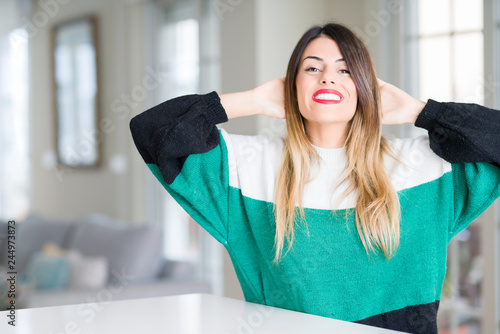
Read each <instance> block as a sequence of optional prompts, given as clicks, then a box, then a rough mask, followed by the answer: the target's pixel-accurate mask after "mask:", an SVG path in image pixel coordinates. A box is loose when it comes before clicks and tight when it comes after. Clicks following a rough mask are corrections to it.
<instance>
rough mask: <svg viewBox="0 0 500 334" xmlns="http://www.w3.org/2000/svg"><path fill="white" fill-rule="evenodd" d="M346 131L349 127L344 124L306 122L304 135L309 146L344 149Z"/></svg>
mask: <svg viewBox="0 0 500 334" xmlns="http://www.w3.org/2000/svg"><path fill="white" fill-rule="evenodd" d="M348 130H349V127H348V125H347V124H345V123H343V124H342V123H331V124H322V123H315V122H306V133H307V137H308V138H309V140H310V141H311V144H313V145H314V146H317V147H321V148H341V147H344V144H345V141H346V138H347V133H348Z"/></svg>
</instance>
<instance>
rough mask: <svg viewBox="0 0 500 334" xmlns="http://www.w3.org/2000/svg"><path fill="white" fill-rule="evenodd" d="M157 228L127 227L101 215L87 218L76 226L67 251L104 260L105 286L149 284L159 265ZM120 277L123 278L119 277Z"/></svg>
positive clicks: (159, 238) (158, 231) (125, 224)
mask: <svg viewBox="0 0 500 334" xmlns="http://www.w3.org/2000/svg"><path fill="white" fill-rule="evenodd" d="M162 239H163V235H162V232H161V229H160V227H158V226H154V225H145V226H138V227H134V226H130V223H129V224H127V223H125V222H120V221H118V220H114V219H111V218H109V217H106V216H103V215H97V214H95V215H90V216H88V217H86V218H85V219H84V220H83V221H81V222H79V223H78V224H77V227H76V229H75V230H74V233H72V235H71V239H70V241H69V243H68V249H70V250H75V251H78V252H79V253H81V254H82V255H84V256H104V257H105V258H107V259H108V264H109V282H110V283H115V282H116V283H120V284H123V281H121V280H120V279H118V278H117V275H116V273H120V274H119V275H122V277H121V279H122V280H123V278H124V276H125V279H129V278H128V277H133V279H130V280H131V282H130V283H138V282H145V281H150V280H152V279H154V278H156V277H157V276H158V275H159V271H160V269H161V263H162ZM123 275H124V276H123Z"/></svg>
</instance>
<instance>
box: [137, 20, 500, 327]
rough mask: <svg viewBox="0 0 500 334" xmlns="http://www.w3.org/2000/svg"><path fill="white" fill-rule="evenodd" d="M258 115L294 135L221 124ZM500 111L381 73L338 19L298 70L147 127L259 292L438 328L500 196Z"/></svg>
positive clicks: (149, 146)
mask: <svg viewBox="0 0 500 334" xmlns="http://www.w3.org/2000/svg"><path fill="white" fill-rule="evenodd" d="M379 85H380V93H381V95H382V104H383V106H384V108H383V109H384V110H383V115H382V112H381V107H380V103H379ZM478 109H479V110H478ZM479 112H480V113H481V116H480V117H478V116H477V115H478V113H479ZM253 114H263V115H267V116H270V117H285V118H286V122H287V133H288V134H287V137H286V138H285V139H284V140H283V139H276V140H268V139H267V138H265V137H263V136H253V137H252V136H238V135H230V134H227V133H226V132H225V131H224V130H218V129H217V128H216V126H215V125H216V124H218V123H222V122H225V121H226V120H227V119H228V118H235V117H241V116H247V115H253ZM457 116H460V117H457ZM499 118H500V117H499V113H498V112H496V111H494V110H490V109H487V108H483V107H479V106H475V105H461V104H453V103H438V102H435V101H432V100H429V101H428V102H427V104H424V103H423V102H420V101H418V100H415V99H413V98H411V97H410V96H408V95H407V94H405V93H404V92H402V91H400V90H399V89H397V88H395V87H394V86H391V85H388V84H385V83H383V82H380V83H377V79H376V77H375V74H374V71H373V67H372V63H371V60H370V56H369V53H368V52H367V50H366V47H365V46H364V45H363V43H362V42H361V41H360V40H359V39H358V38H357V37H356V36H355V35H354V34H353V33H352V32H351V31H350V30H348V29H347V28H345V27H344V26H341V25H338V24H327V25H325V26H323V27H313V28H311V29H310V30H308V31H307V32H306V33H305V34H304V36H303V37H302V38H301V40H300V41H299V43H298V44H297V46H296V48H295V50H294V52H293V54H292V56H291V59H290V63H289V65H288V70H287V75H286V78H285V80H284V81H283V80H280V79H277V80H273V81H271V82H268V83H266V84H264V85H261V86H259V87H257V88H255V89H253V90H251V91H247V92H240V93H233V94H223V95H221V96H218V95H217V94H216V93H215V92H212V93H209V94H206V95H190V96H183V97H179V98H176V99H173V100H170V101H167V102H164V103H162V104H160V105H158V106H156V107H154V108H152V109H150V110H148V111H146V112H144V113H143V114H141V115H139V116H137V117H135V118H134V119H133V120H132V122H131V130H132V134H133V136H134V141H135V144H136V146H137V148H138V150H139V152H140V154H141V155H142V157H143V159H144V160H145V162H146V163H147V165H148V167H149V168H150V169H151V171H152V172H153V173H154V175H155V176H156V177H157V178H158V180H159V181H160V182H161V183H162V184H163V186H164V187H165V188H166V189H167V190H168V191H169V192H170V194H172V196H173V197H174V198H175V199H176V200H177V201H178V202H179V203H180V204H181V205H182V206H183V207H184V209H185V210H186V211H187V212H188V213H189V214H190V215H191V216H192V217H193V218H194V219H195V220H196V221H197V222H198V223H199V224H200V225H201V226H202V227H203V228H205V229H206V230H207V231H208V232H209V233H210V234H211V235H212V236H214V237H215V238H216V239H217V240H218V241H219V242H221V243H222V244H223V245H224V246H225V248H226V249H227V251H228V253H229V255H230V256H231V259H232V262H233V265H234V267H235V270H236V274H237V275H238V279H239V281H240V284H241V287H242V289H243V293H244V295H245V299H246V300H247V301H250V302H255V303H261V304H266V305H271V306H276V307H282V308H286V309H291V310H296V311H301V312H306V313H311V314H315V315H321V316H326V317H331V318H336V319H341V320H347V321H356V322H360V323H364V324H369V325H374V326H379V327H385V328H391V329H397V330H402V331H407V332H412V333H437V328H436V313H437V309H438V305H439V298H440V293H441V287H442V284H443V279H444V276H445V271H446V248H447V245H448V243H449V241H450V240H451V238H452V237H453V236H454V235H456V234H457V233H458V232H460V231H461V230H462V229H464V228H466V227H467V225H468V224H469V223H470V222H471V221H472V220H473V219H475V217H477V216H478V215H479V214H480V213H481V212H482V211H484V210H485V209H486V208H487V207H488V206H489V205H490V204H491V203H492V202H493V201H494V200H495V198H496V197H498V196H499V195H500V168H498V166H499V163H500V156H499V153H498V152H495V150H494V149H493V148H494V147H498V146H492V143H495V142H496V143H497V145H498V143H500V138H499V135H498V133H499V131H498V124H499ZM405 122H410V123H415V124H416V125H417V126H421V127H423V128H425V129H427V130H429V137H430V146H431V148H432V150H431V148H429V139H428V138H427V137H420V138H417V139H406V140H398V139H397V140H392V141H388V140H385V139H383V138H382V137H381V132H380V130H381V124H382V123H386V124H399V123H405ZM477 122H481V123H482V125H483V128H481V131H483V132H486V134H482V135H481V136H479V137H477V131H475V130H477V128H476V127H477V125H478V123H477ZM488 136H489V137H488ZM485 138H488V140H484V139H485ZM433 150H434V151H435V152H436V153H437V154H438V155H439V156H438V155H436V153H434V152H433ZM443 159H447V160H449V161H450V162H452V163H453V164H450V162H447V161H445V160H443ZM477 161H483V162H477Z"/></svg>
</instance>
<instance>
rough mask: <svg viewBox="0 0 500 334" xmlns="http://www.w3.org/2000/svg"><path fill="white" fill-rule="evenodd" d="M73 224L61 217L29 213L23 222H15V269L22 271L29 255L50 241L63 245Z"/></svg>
mask: <svg viewBox="0 0 500 334" xmlns="http://www.w3.org/2000/svg"><path fill="white" fill-rule="evenodd" d="M72 227H73V224H71V221H68V220H62V219H49V218H45V217H43V218H42V217H40V216H38V215H36V214H30V215H29V216H28V217H27V218H26V219H25V220H24V221H23V222H20V223H17V224H16V270H17V272H19V273H22V272H24V269H25V268H26V266H27V264H28V261H29V260H30V258H31V256H32V255H33V254H35V253H36V252H38V251H40V250H41V249H42V247H43V245H44V244H45V243H46V242H48V241H51V242H53V243H54V244H56V245H58V246H60V247H64V245H65V241H66V237H67V236H68V234H69V232H70V230H71V229H72Z"/></svg>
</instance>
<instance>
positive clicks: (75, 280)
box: [68, 250, 109, 290]
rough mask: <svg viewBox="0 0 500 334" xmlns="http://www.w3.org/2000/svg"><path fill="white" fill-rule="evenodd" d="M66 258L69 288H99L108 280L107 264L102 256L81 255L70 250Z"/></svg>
mask: <svg viewBox="0 0 500 334" xmlns="http://www.w3.org/2000/svg"><path fill="white" fill-rule="evenodd" d="M68 259H69V263H70V267H71V270H70V277H69V282H68V288H69V289H77V290H81V289H100V288H103V287H104V286H105V285H106V283H107V282H108V275H109V268H108V267H109V265H108V260H107V259H106V258H105V257H104V256H83V255H82V254H80V252H78V251H76V250H71V251H69V252H68Z"/></svg>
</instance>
